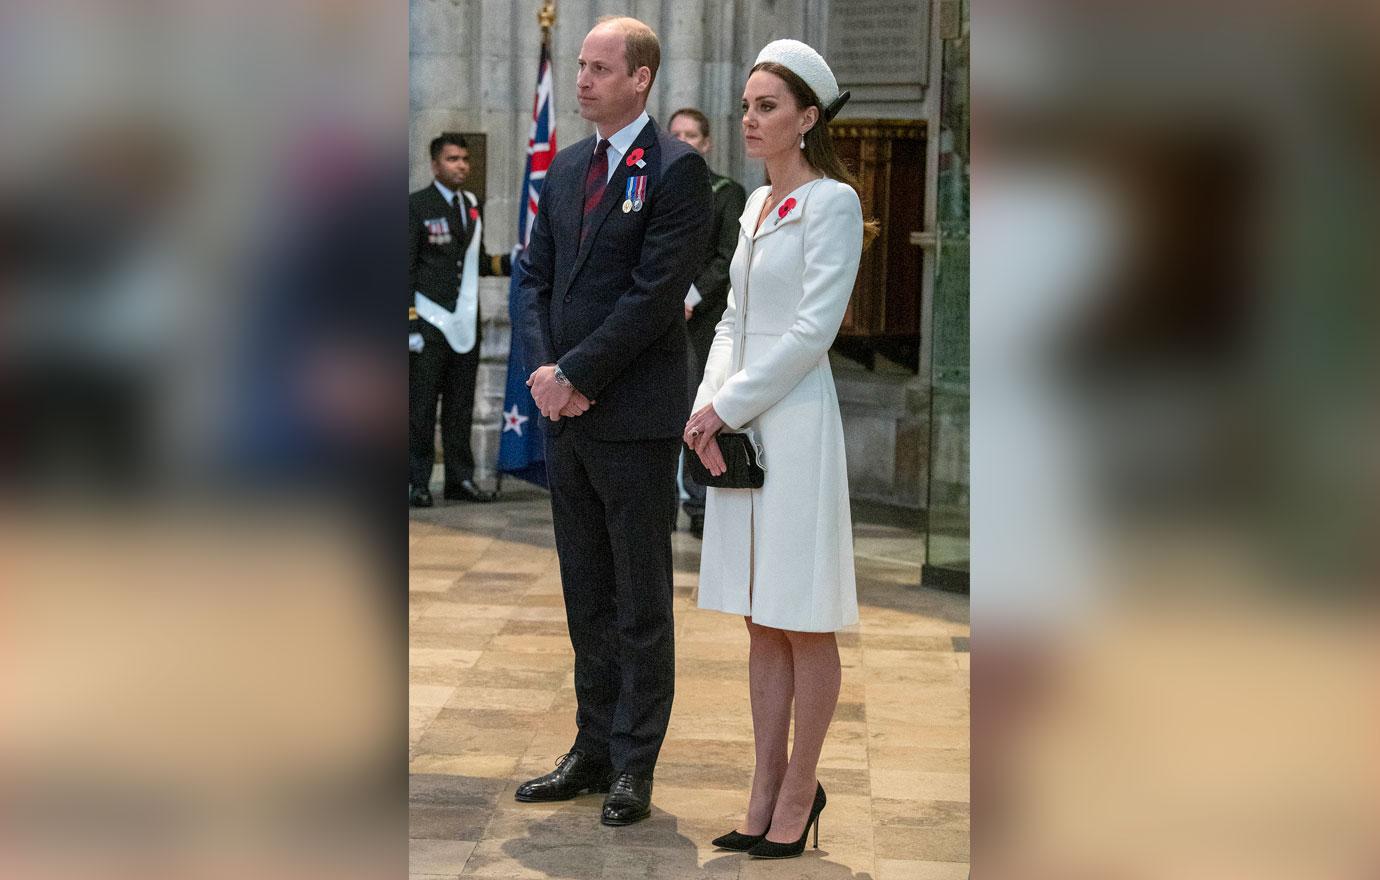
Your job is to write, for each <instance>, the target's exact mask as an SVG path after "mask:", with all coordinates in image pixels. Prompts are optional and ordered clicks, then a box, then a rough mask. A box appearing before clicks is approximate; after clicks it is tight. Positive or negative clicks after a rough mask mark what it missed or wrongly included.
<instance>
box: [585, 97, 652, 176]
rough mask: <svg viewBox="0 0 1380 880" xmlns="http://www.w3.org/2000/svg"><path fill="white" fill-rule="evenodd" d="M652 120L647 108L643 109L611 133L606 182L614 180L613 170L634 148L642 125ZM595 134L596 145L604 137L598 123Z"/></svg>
mask: <svg viewBox="0 0 1380 880" xmlns="http://www.w3.org/2000/svg"><path fill="white" fill-rule="evenodd" d="M650 121H651V117H650V116H648V115H647V111H646V110H643V111H642V112H641V113H639V114H638V116H637V118H636V119H634V120H633V121H632V122H629V123H628V124H627V125H625V126H623V127H622V128H620V129H618V131H615V132H614V133H613V134H611V135H609V137H608V142H609V175H608V177H606V178H604V182H605V183H608V182H609V181H610V180H613V172H614V171H616V170H617V169H618V163H619V162H622V161H623V157H624V156H626V155H627V154H628V150H629V149H631V148H632V145H633V141H635V140H637V136H638V135H639V134H641V133H642V126H644V125H646V124H647V123H648V122H650ZM594 136H595V138H596V140H595V145H596V146H597V145H598V139H599V138H602V137H603V135H602V134H600V133H599V126H597V125H596V126H595V127H594Z"/></svg>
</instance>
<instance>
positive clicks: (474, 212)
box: [470, 208, 479, 220]
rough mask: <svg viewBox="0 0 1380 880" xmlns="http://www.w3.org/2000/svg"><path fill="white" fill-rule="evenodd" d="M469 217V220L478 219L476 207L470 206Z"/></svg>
mask: <svg viewBox="0 0 1380 880" xmlns="http://www.w3.org/2000/svg"><path fill="white" fill-rule="evenodd" d="M470 219H471V220H478V219H479V209H478V208H470Z"/></svg>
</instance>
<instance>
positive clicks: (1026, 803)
mask: <svg viewBox="0 0 1380 880" xmlns="http://www.w3.org/2000/svg"><path fill="white" fill-rule="evenodd" d="M974 12H975V14H974V33H975V39H974V41H973V45H974V53H973V59H974V62H973V63H974V70H973V81H972V88H973V108H974V114H973V119H974V122H973V137H974V151H973V152H974V156H975V165H974V168H973V174H972V179H973V220H974V223H973V228H974V233H973V240H974V249H973V258H972V281H973V290H972V295H973V300H972V301H973V316H972V317H973V334H972V339H973V343H972V345H973V352H972V354H973V374H972V375H973V418H972V426H973V490H974V491H973V496H974V498H973V539H972V549H973V605H974V609H973V619H974V640H973V648H974V657H973V702H974V705H973V740H974V753H975V756H974V762H973V767H974V771H973V772H974V780H973V782H974V785H973V844H974V846H973V859H972V862H973V869H974V870H973V876H974V877H981V878H984V880H992V878H1051V880H1075V878H1078V880H1082V878H1088V880H1104V878H1166V880H1167V878H1252V880H1264V878H1300V880H1302V878H1356V880H1361V878H1369V877H1375V876H1377V872H1380V847H1378V846H1377V844H1376V841H1377V840H1380V835H1377V833H1376V832H1377V828H1376V825H1377V822H1380V810H1377V806H1380V803H1377V801H1380V787H1377V785H1376V779H1377V771H1380V754H1377V750H1378V749H1380V739H1378V738H1377V736H1376V730H1377V728H1376V721H1377V713H1376V710H1377V708H1380V705H1378V704H1377V696H1380V694H1378V693H1377V681H1376V672H1377V670H1380V665H1377V663H1376V660H1377V659H1380V658H1377V656H1376V654H1377V648H1378V647H1380V640H1377V638H1376V635H1377V626H1376V624H1377V617H1376V614H1375V589H1374V588H1375V586H1376V583H1377V574H1378V573H1380V566H1377V562H1378V561H1380V542H1377V540H1376V536H1377V534H1380V532H1377V528H1376V526H1377V521H1376V517H1375V504H1376V499H1377V497H1380V496H1378V493H1377V491H1376V490H1377V488H1380V485H1378V484H1380V454H1377V450H1380V436H1378V435H1377V427H1380V419H1378V418H1377V417H1378V416H1380V396H1377V393H1376V391H1377V389H1376V378H1377V356H1378V355H1380V347H1377V345H1376V338H1377V334H1376V329H1377V316H1378V315H1380V298H1377V293H1380V284H1377V282H1378V281H1380V272H1378V271H1377V268H1380V266H1378V264H1377V254H1380V248H1377V242H1380V237H1377V232H1380V224H1377V223H1376V219H1377V213H1380V167H1377V165H1380V137H1378V135H1380V78H1377V75H1376V71H1377V68H1376V67H1375V63H1374V59H1375V57H1376V54H1377V53H1376V49H1377V45H1376V44H1377V37H1380V30H1377V27H1376V25H1377V23H1380V18H1377V14H1376V7H1375V5H1374V4H1365V5H1362V4H1356V5H1354V6H1346V5H1342V4H1334V3H1321V4H1318V3H1311V4H1303V3H1291V4H1279V3H1265V4H1258V3H1253V4H1225V3H1211V4H1202V3H1193V4H1188V3H1171V4H1169V5H1167V6H1166V5H1164V4H1139V3H1137V4H1132V3H1125V2H1114V3H1102V4H1075V3H1062V2H1061V3H1036V4H1025V3H997V4H995V5H992V4H988V5H985V6H983V7H982V8H978V9H975V10H974Z"/></svg>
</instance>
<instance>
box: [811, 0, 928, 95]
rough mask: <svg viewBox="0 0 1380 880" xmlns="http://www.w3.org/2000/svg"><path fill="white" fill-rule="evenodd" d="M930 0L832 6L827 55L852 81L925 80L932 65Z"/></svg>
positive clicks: (858, 0) (852, 1)
mask: <svg viewBox="0 0 1380 880" xmlns="http://www.w3.org/2000/svg"><path fill="white" fill-rule="evenodd" d="M929 6H930V4H929V0H848V2H846V3H840V2H836V3H832V4H830V8H829V38H828V48H827V50H826V52H825V56H826V57H827V58H828V61H829V67H830V68H831V69H833V71H834V76H835V77H836V78H837V79H838V81H839V83H840V84H843V85H844V87H845V88H847V87H848V86H849V85H854V84H856V85H864V84H867V85H871V84H892V83H906V84H910V83H919V84H922V85H923V84H924V83H925V81H926V79H927V72H928V70H929V43H930V38H929V27H930V16H929Z"/></svg>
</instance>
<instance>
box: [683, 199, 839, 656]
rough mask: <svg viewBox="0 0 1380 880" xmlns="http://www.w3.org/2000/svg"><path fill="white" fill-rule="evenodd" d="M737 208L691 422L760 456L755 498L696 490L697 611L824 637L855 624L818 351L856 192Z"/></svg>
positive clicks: (834, 323)
mask: <svg viewBox="0 0 1380 880" xmlns="http://www.w3.org/2000/svg"><path fill="white" fill-rule="evenodd" d="M769 192H770V187H765V186H764V187H761V188H760V189H758V190H757V191H756V192H754V193H753V194H752V196H751V197H749V198H748V201H747V206H746V208H745V209H744V211H743V215H742V217H741V218H740V220H739V224H740V226H741V229H740V231H739V236H738V249H737V251H736V252H735V253H734V255H733V261H732V263H731V264H730V267H729V279H730V281H731V284H732V286H731V289H730V291H729V296H728V308H727V310H726V311H725V312H724V317H723V320H721V321H720V322H719V325H718V327H717V328H716V330H715V336H714V344H713V346H712V347H711V348H710V352H709V361H708V365H707V366H706V368H705V373H704V379H703V381H702V382H701V383H700V387H699V392H698V394H697V395H696V398H695V406H694V409H695V411H698V410H699V409H700V408H701V407H703V406H704V405H705V404H707V403H710V402H713V404H714V410H715V412H717V413H718V414H719V417H720V418H721V419H723V420H724V422H725V423H726V424H727V425H728V426H729V427H728V428H726V429H725V430H748V429H750V430H751V431H752V432H753V433H754V435H755V436H756V438H757V440H758V442H759V443H760V444H761V446H762V451H763V453H764V455H763V461H764V464H765V469H766V480H765V483H764V485H763V486H762V488H761V489H715V488H712V487H711V488H709V489H708V491H707V497H706V500H705V520H704V542H703V551H702V555H701V557H700V583H699V606H700V607H701V608H709V609H713V610H717V611H724V612H728V613H731V614H741V615H748V616H751V617H752V619H753V622H754V623H758V624H761V625H763V626H770V627H776V628H779V629H786V630H795V631H801V632H832V631H834V630H838V629H840V628H842V627H845V626H848V625H850V624H853V623H856V622H857V620H858V599H857V585H856V581H855V579H854V573H853V525H852V518H851V516H850V514H849V509H848V468H847V463H846V461H845V459H844V449H843V423H842V421H841V419H840V418H839V402H838V392H837V391H836V390H835V388H834V377H833V373H832V372H831V371H830V369H829V357H828V352H829V346H830V345H832V344H833V341H834V337H835V336H836V335H837V334H838V329H839V325H840V324H841V323H842V322H843V315H844V312H845V311H846V309H847V308H848V300H849V297H850V296H851V294H852V292H853V283H854V280H855V279H856V277H857V273H858V260H859V258H860V257H861V254H862V231H863V230H862V227H863V221H862V208H861V205H860V204H859V202H858V196H857V193H856V192H854V191H853V189H852V187H850V186H848V185H847V184H844V183H840V182H839V181H836V180H832V179H830V178H822V179H819V180H814V181H810V182H809V183H806V184H804V185H802V186H801V187H799V188H798V189H796V190H795V191H794V192H792V193H790V194H789V195H788V196H787V197H785V198H783V199H782V200H781V203H780V205H779V206H777V207H775V208H773V210H772V212H771V213H770V214H769V215H768V216H767V217H766V219H764V220H763V221H762V225H761V227H760V228H759V229H757V230H756V232H755V233H754V227H755V226H756V224H757V217H758V215H759V214H760V213H761V210H762V205H763V203H764V202H765V200H766V199H767V196H768V194H769Z"/></svg>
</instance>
